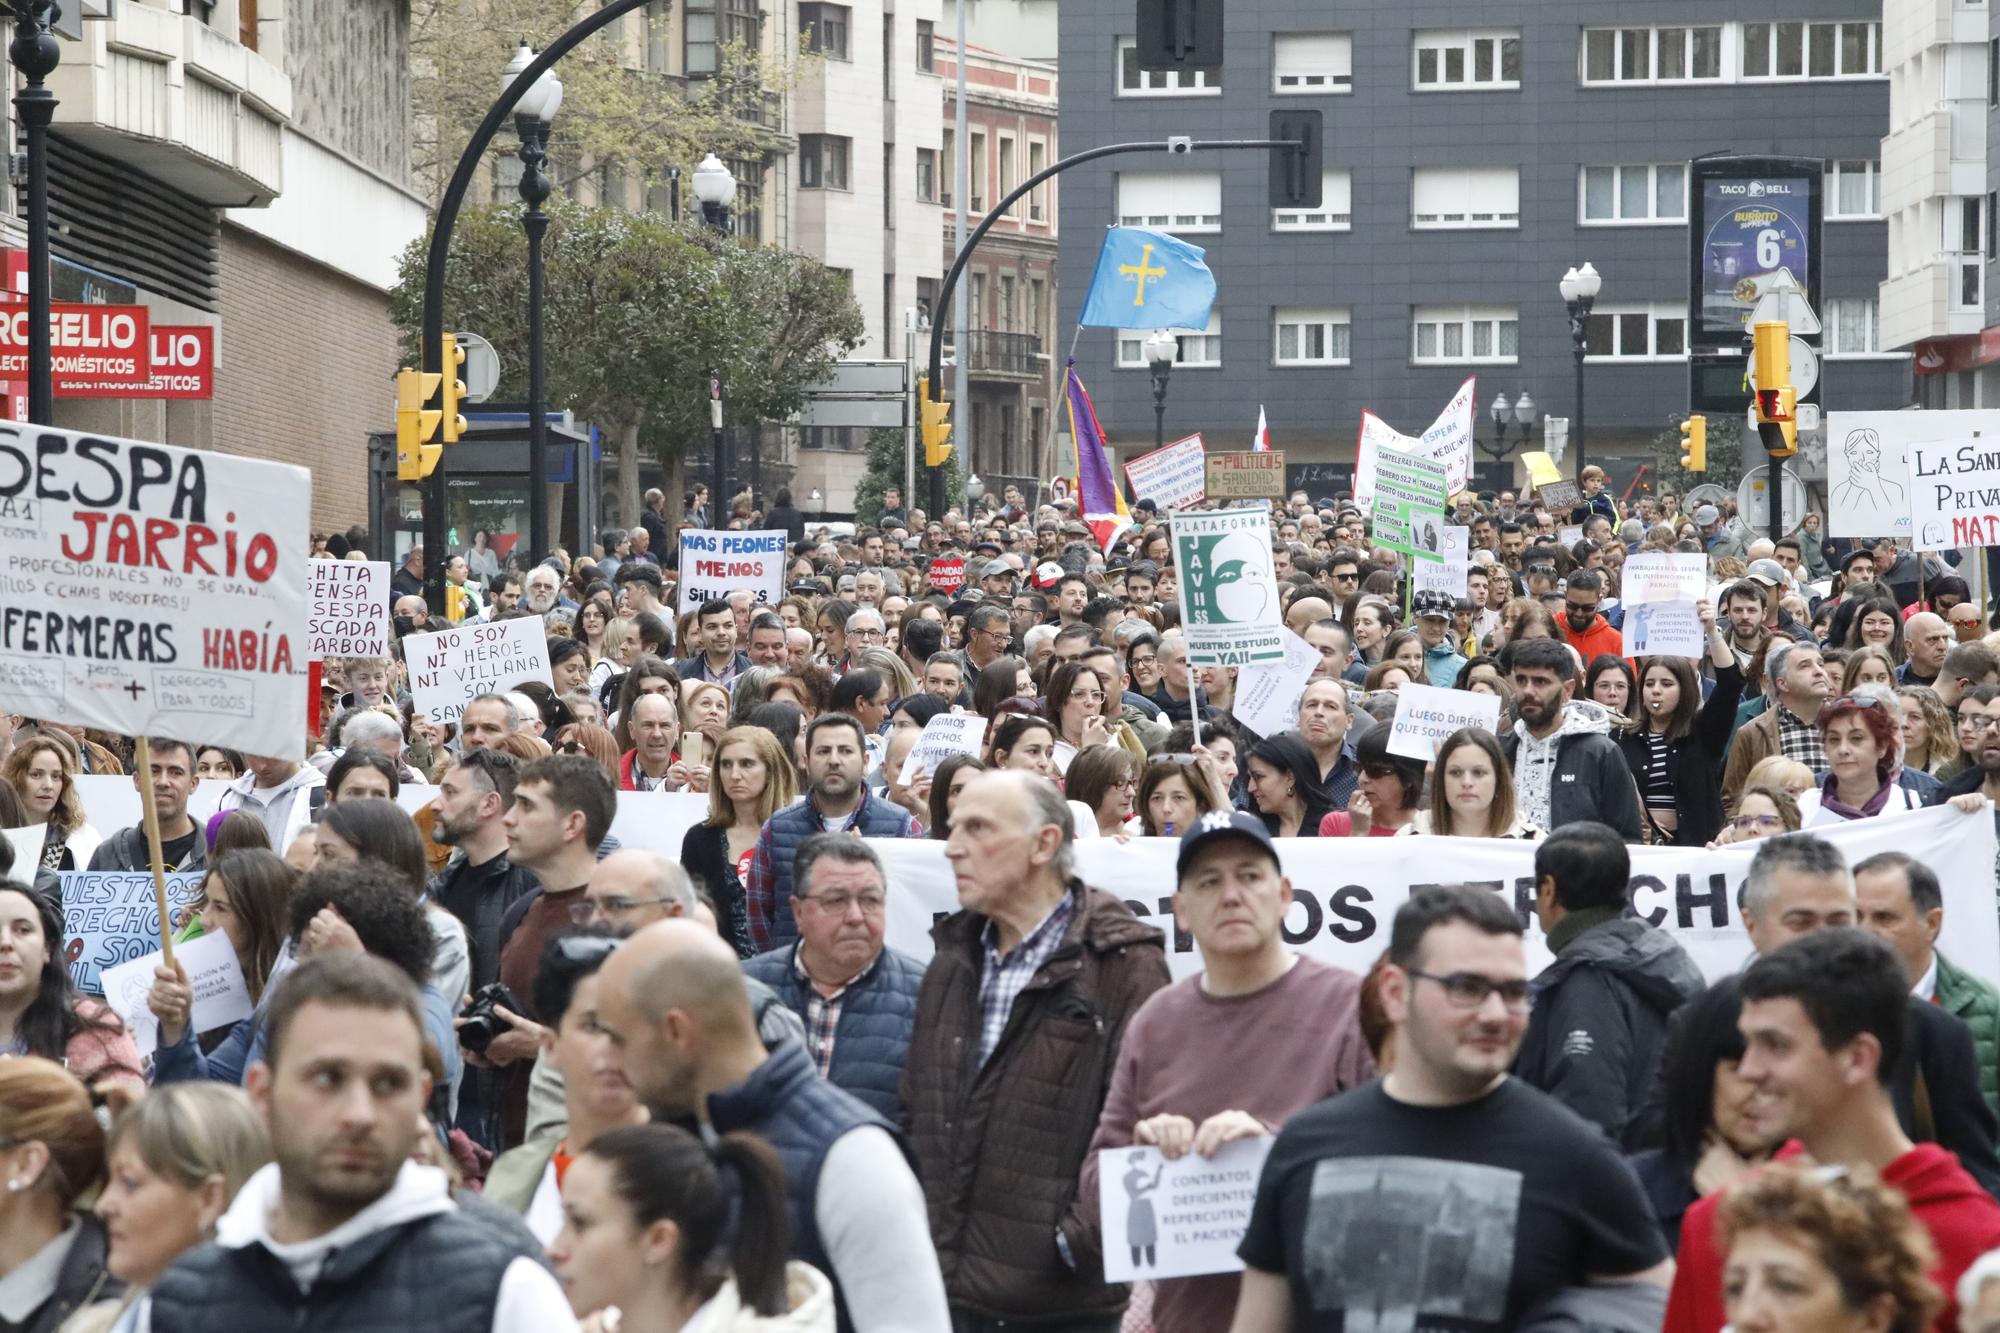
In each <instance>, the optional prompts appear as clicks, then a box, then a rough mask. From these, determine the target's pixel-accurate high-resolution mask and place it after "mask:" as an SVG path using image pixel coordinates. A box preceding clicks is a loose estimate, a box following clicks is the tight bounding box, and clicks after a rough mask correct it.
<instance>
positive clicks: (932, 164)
mask: <svg viewBox="0 0 2000 1333" xmlns="http://www.w3.org/2000/svg"><path fill="white" fill-rule="evenodd" d="M937 172H938V150H937V149H935V148H919V149H918V150H917V198H919V199H921V200H923V201H924V202H925V203H927V204H929V203H936V202H937Z"/></svg>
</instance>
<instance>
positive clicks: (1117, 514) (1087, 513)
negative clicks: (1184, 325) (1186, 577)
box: [1063, 316, 1207, 552]
mask: <svg viewBox="0 0 2000 1333" xmlns="http://www.w3.org/2000/svg"><path fill="white" fill-rule="evenodd" d="M1203 322H1204V323H1206V322H1207V319H1206V317H1205V316H1204V318H1203ZM1063 410H1064V411H1065V412H1067V413H1068V414H1069V437H1070V439H1071V440H1073V441H1075V442H1076V474H1077V475H1076V482H1077V485H1076V498H1077V504H1078V506H1079V507H1080V508H1081V509H1082V510H1083V521H1084V523H1085V524H1086V525H1088V526H1089V528H1090V533H1091V535H1092V536H1093V537H1095V538H1097V545H1098V547H1099V549H1101V550H1103V551H1106V552H1109V551H1110V549H1111V543H1112V542H1114V541H1116V540H1118V534H1119V533H1121V532H1123V531H1125V529H1127V528H1129V527H1131V526H1132V511H1131V510H1129V509H1127V508H1126V507H1125V494H1124V492H1123V491H1120V490H1119V489H1118V482H1117V480H1116V479H1115V478H1114V477H1113V476H1112V473H1111V450H1110V447H1109V446H1108V445H1107V444H1106V443H1105V440H1104V428H1103V427H1102V426H1100V425H1098V424H1097V409H1096V408H1094V407H1092V406H1091V405H1090V395H1089V394H1088V393H1086V392H1085V391H1084V388H1083V381H1082V380H1081V379H1079V378H1077V373H1076V363H1075V362H1074V361H1072V362H1071V363H1070V365H1069V370H1068V372H1067V378H1066V379H1065V380H1064V383H1063Z"/></svg>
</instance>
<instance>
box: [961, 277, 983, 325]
mask: <svg viewBox="0 0 2000 1333" xmlns="http://www.w3.org/2000/svg"><path fill="white" fill-rule="evenodd" d="M985 314H986V275H985V274H984V273H974V274H973V275H972V285H971V286H970V287H969V288H967V289H966V296H965V325H966V327H967V328H968V329H983V328H985V327H986V325H985V323H984V322H983V318H984V316H985Z"/></svg>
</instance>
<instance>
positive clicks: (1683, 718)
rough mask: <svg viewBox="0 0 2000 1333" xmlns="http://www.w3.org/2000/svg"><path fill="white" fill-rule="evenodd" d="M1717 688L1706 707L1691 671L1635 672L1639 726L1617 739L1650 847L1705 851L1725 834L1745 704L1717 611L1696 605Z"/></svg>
mask: <svg viewBox="0 0 2000 1333" xmlns="http://www.w3.org/2000/svg"><path fill="white" fill-rule="evenodd" d="M1695 607H1696V610H1697V611H1698V612H1699V613H1700V615H1701V628H1702V634H1703V636H1704V641H1705V643H1706V645H1707V651H1708V664H1709V667H1710V669H1711V670H1712V671H1713V672H1714V673H1715V688H1714V689H1713V690H1711V691H1710V692H1709V696H1708V698H1707V699H1706V700H1703V698H1702V697H1701V681H1700V680H1699V679H1698V678H1697V677H1696V676H1695V672H1694V663H1693V662H1691V661H1690V660H1689V659H1687V658H1685V657H1664V656H1663V657H1648V658H1646V659H1644V660H1643V661H1641V662H1640V664H1639V699H1638V706H1637V707H1636V708H1634V709H1633V712H1634V714H1635V715H1636V716H1637V717H1638V720H1639V725H1638V726H1636V727H1634V728H1632V729H1630V730H1628V731H1625V732H1623V733H1621V734H1619V735H1617V736H1616V738H1615V739H1616V740H1617V742H1618V748H1619V749H1620V750H1622V751H1624V753H1625V763H1626V766H1627V767H1628V768H1630V769H1631V770H1632V777H1633V780H1634V781H1635V782H1637V783H1638V786H1639V800H1640V805H1641V809H1642V812H1643V813H1644V815H1645V824H1644V828H1645V831H1646V834H1647V840H1648V841H1649V842H1654V843H1661V844H1670V845H1672V846H1675V847H1706V846H1707V845H1708V844H1709V843H1710V842H1712V841H1714V839H1715V836H1716V834H1717V833H1718V832H1720V831H1721V829H1722V760H1723V755H1724V754H1725V753H1726V751H1727V750H1728V747H1729V738H1730V735H1731V733H1732V732H1733V730H1734V729H1735V726H1736V705H1737V702H1738V701H1739V700H1740V699H1741V698H1742V697H1743V672H1742V671H1741V670H1740V669H1739V668H1738V667H1737V665H1736V653H1735V650H1733V649H1732V648H1730V646H1729V640H1728V639H1727V638H1726V637H1725V636H1724V634H1723V633H1722V631H1721V629H1720V628H1719V627H1718V626H1717V624H1716V611H1715V603H1714V602H1713V601H1711V600H1709V599H1707V598H1703V599H1702V600H1701V601H1699V602H1697V603H1696V604H1695Z"/></svg>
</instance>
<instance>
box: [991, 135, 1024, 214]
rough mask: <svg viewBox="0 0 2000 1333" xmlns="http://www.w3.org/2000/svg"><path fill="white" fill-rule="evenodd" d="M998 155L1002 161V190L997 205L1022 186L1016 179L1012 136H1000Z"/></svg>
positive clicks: (996, 197) (998, 194)
mask: <svg viewBox="0 0 2000 1333" xmlns="http://www.w3.org/2000/svg"><path fill="white" fill-rule="evenodd" d="M998 153H999V160H1000V189H999V192H998V193H997V194H996V195H995V197H994V202H996V203H997V202H999V200H1001V199H1005V198H1006V197H1007V196H1008V195H1010V194H1012V193H1014V187H1015V186H1016V185H1018V184H1020V182H1019V181H1017V180H1015V179H1014V140H1013V138H1012V137H1011V136H1008V135H1002V136H1000V144H999V148H998Z"/></svg>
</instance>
